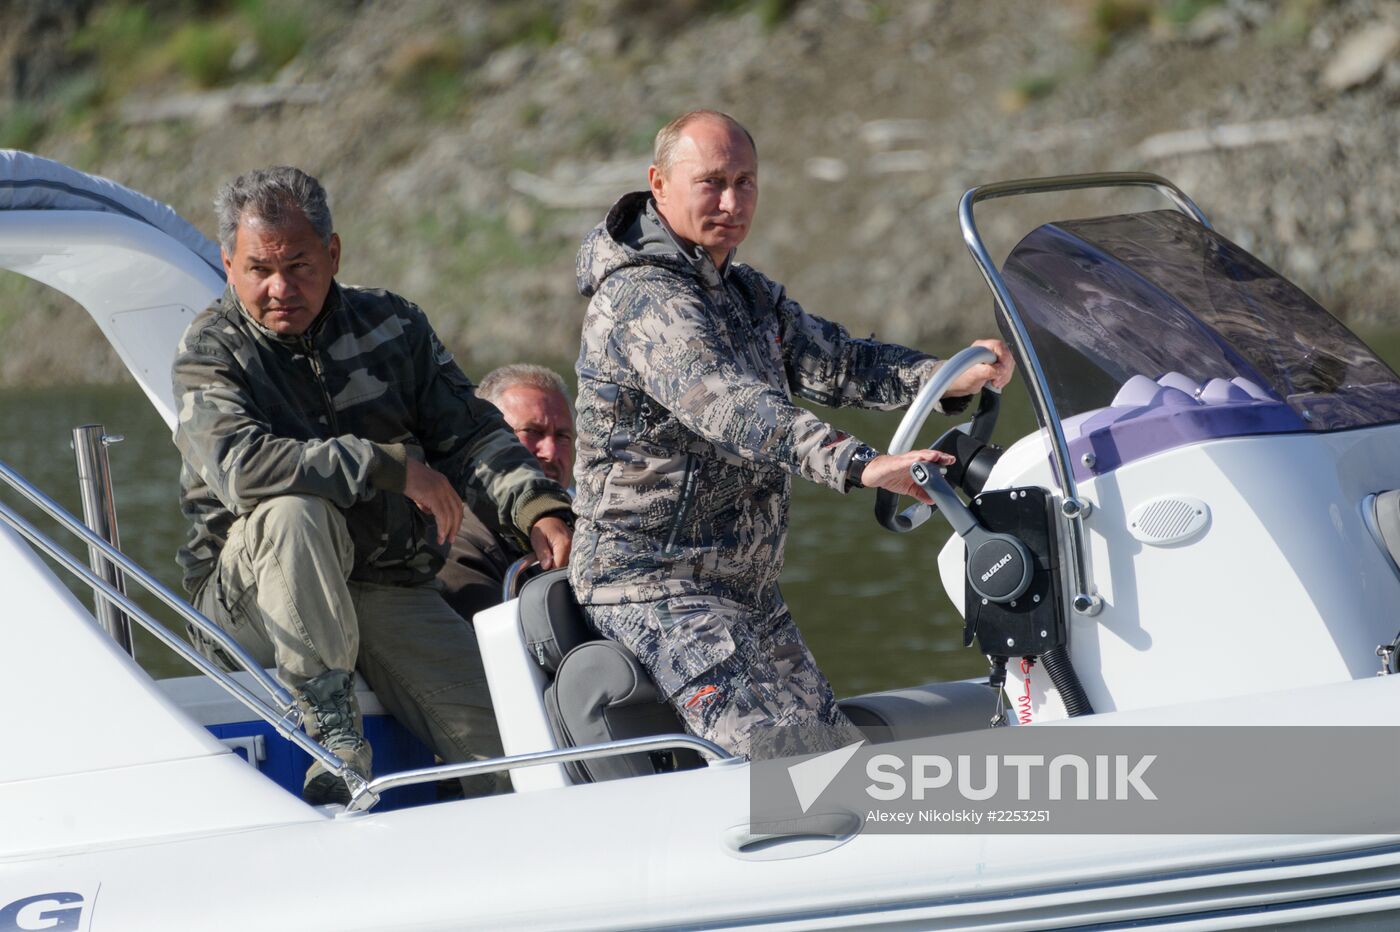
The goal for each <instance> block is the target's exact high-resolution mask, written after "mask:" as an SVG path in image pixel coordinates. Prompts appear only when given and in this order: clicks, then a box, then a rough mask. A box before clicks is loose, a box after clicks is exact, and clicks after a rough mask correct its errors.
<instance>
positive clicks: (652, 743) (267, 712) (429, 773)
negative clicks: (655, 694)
mask: <svg viewBox="0 0 1400 932" xmlns="http://www.w3.org/2000/svg"><path fill="white" fill-rule="evenodd" d="M0 481H3V482H4V483H5V484H6V485H8V486H10V487H11V488H12V489H14V490H15V491H17V492H19V493H20V494H21V495H23V496H24V497H25V498H26V499H28V500H29V501H30V502H31V503H32V504H34V505H36V506H37V507H38V508H39V509H40V510H41V511H43V512H44V513H45V514H47V515H48V516H49V517H50V518H52V519H53V520H55V521H57V522H58V523H59V524H60V525H62V526H63V527H64V528H65V529H67V530H68V531H69V532H70V533H72V534H73V535H74V536H76V537H78V538H79V539H80V540H82V541H83V542H84V543H86V544H87V546H88V548H89V550H90V551H91V552H92V553H93V554H94V555H100V557H101V558H102V559H104V560H106V561H109V562H110V563H111V564H112V566H113V567H115V568H116V569H117V570H118V571H119V572H120V573H122V574H124V575H125V577H126V578H128V579H130V580H133V581H134V582H136V583H138V584H140V586H141V587H142V588H144V589H145V590H146V591H148V592H150V593H151V594H152V595H154V596H156V597H157V598H158V599H160V601H161V602H163V603H164V604H165V605H166V606H168V607H169V608H170V609H172V610H173V611H174V612H175V613H176V614H177V615H178V616H180V618H182V619H184V620H185V621H186V622H188V623H189V624H191V625H193V626H194V627H195V628H198V629H199V631H200V632H202V633H203V634H205V635H207V636H208V637H209V638H210V639H212V640H213V641H214V642H215V643H217V644H218V645H219V647H220V648H222V649H223V650H224V651H225V652H226V653H227V654H228V656H229V657H230V658H231V659H232V660H234V661H235V662H236V663H237V664H238V665H239V666H240V667H241V668H242V669H243V670H244V671H246V672H247V673H248V674H249V675H250V676H252V678H253V680H254V682H255V683H256V684H257V685H258V686H259V687H261V688H262V689H263V690H264V691H265V692H266V693H267V695H268V696H269V697H271V699H272V703H271V704H269V703H268V702H267V701H266V700H264V699H263V698H262V697H260V696H258V695H257V694H256V693H254V692H252V691H251V690H249V689H248V688H247V687H245V686H244V685H243V684H242V683H240V682H238V680H236V679H234V678H233V677H232V676H230V675H229V674H227V673H225V672H224V671H223V670H221V669H220V668H219V667H217V666H215V665H214V664H213V663H212V662H211V661H210V660H208V659H207V658H206V657H205V656H204V655H203V654H201V653H199V652H198V651H196V650H195V649H194V648H192V647H191V646H190V645H189V644H187V643H186V642H185V641H184V640H183V639H182V638H180V637H178V636H177V635H175V634H174V633H172V632H171V631H170V630H169V629H168V628H167V627H166V626H165V625H163V624H161V623H160V622H159V621H157V620H156V619H155V618H153V617H151V615H150V614H149V613H147V612H146V610H145V609H143V608H142V607H141V606H140V605H138V604H136V603H135V602H133V601H132V600H131V598H130V597H129V596H128V595H127V594H126V593H125V592H124V591H122V589H121V588H119V587H118V586H117V585H114V584H113V583H112V582H111V581H109V580H108V579H106V578H104V577H103V575H102V574H101V573H100V572H98V571H96V570H94V569H92V568H90V567H88V566H87V565H85V564H84V563H83V562H82V561H81V560H79V559H78V558H77V557H74V556H73V555H72V554H70V553H69V552H68V551H66V550H64V549H63V548H62V547H61V546H59V545H58V544H56V543H54V541H53V540H52V539H51V538H49V537H48V536H47V535H46V534H44V533H43V532H42V531H40V530H39V529H38V528H36V527H34V525H33V524H31V523H30V522H29V521H28V520H26V519H25V518H24V517H23V516H22V515H20V514H19V513H18V512H16V511H15V510H14V509H13V508H11V507H10V506H9V505H7V504H5V503H4V502H0V521H3V522H4V523H5V524H7V525H9V526H10V527H11V528H13V529H14V530H15V531H16V532H18V533H19V534H20V535H21V536H22V537H24V538H25V539H26V540H27V541H29V542H30V543H31V544H32V545H34V546H35V547H36V548H38V550H39V551H41V552H42V553H44V554H45V555H47V556H48V557H50V558H51V559H53V560H55V561H56V562H58V564H59V565H60V566H62V567H63V568H64V569H66V570H67V571H68V572H70V573H72V574H73V575H74V576H76V577H77V578H79V579H81V580H82V581H83V582H84V583H86V584H87V585H88V586H90V587H91V588H92V590H93V592H94V593H95V594H96V595H97V597H98V598H99V599H102V600H105V601H108V602H110V603H111V604H112V605H113V606H115V607H116V608H117V609H118V610H119V611H121V612H123V613H124V614H125V615H126V616H127V617H129V618H130V619H132V620H134V621H135V622H137V623H138V624H140V625H141V626H142V627H143V628H145V629H146V630H147V631H149V632H151V634H153V635H154V636H155V637H156V638H158V639H159V640H160V642H161V643H162V644H164V645H165V646H166V647H169V648H170V649H171V650H173V651H174V652H175V653H177V654H179V655H180V656H181V657H183V658H184V659H185V660H187V661H189V662H190V663H191V664H193V665H194V667H195V668H196V669H198V670H199V672H201V673H203V674H204V675H205V676H207V677H209V678H210V679H212V680H213V681H214V682H215V683H217V684H219V686H221V687H222V688H223V689H224V690H226V691H227V692H228V693H229V694H230V695H232V696H233V697H234V698H235V699H237V700H238V701H239V702H241V703H242V704H243V705H244V706H246V707H247V708H248V709H249V710H250V711H251V712H253V714H255V715H257V716H258V717H259V718H261V719H262V720H263V721H265V722H267V723H268V724H270V725H271V726H272V727H273V728H275V729H276V730H277V732H278V734H280V735H282V737H284V738H286V739H287V740H288V741H291V742H292V743H293V744H295V745H296V746H297V747H299V748H301V749H302V750H303V751H305V752H306V753H307V754H310V755H311V756H312V757H313V758H314V759H316V760H318V761H320V763H321V765H322V766H323V767H325V768H326V769H327V770H329V771H330V772H331V773H334V774H335V775H336V776H338V777H340V778H341V779H342V780H344V781H345V784H346V787H347V788H348V789H349V790H350V797H351V798H350V805H349V807H348V810H347V811H349V812H364V811H367V810H368V809H370V808H371V807H372V806H374V804H375V803H377V802H379V798H380V795H381V794H382V793H384V792H385V791H387V790H390V789H394V788H395V787H400V786H410V785H414V784H419V783H428V782H435V781H437V780H447V779H453V778H461V777H469V776H475V775H477V774H483V773H500V772H505V771H510V770H516V769H518V768H520V767H530V766H537V765H542V764H560V763H567V762H570V761H585V760H598V759H601V758H607V757H618V756H621V755H624V754H637V753H643V752H647V751H663V750H674V749H676V748H690V749H691V750H694V751H696V752H698V753H699V754H700V755H702V756H703V757H705V758H707V759H709V760H710V761H711V762H712V763H715V762H723V761H730V760H735V759H736V758H734V757H733V756H732V755H730V754H729V753H728V752H727V751H725V750H724V749H723V748H721V747H719V746H718V745H716V744H714V743H712V742H710V741H706V740H705V739H704V738H696V737H693V736H691V735H657V736H654V737H646V738H628V739H624V740H620V741H610V742H607V743H605V744H593V745H586V746H584V747H576V748H561V749H558V750H551V751H537V752H533V753H530V754H517V755H514V756H509V757H497V758H491V759H489V760H482V761H468V762H465V763H459V764H442V765H440V766H436V767H425V768H421V769H418V770H407V771H403V772H401V773H392V774H386V775H384V776H382V777H376V778H375V779H373V780H366V779H365V778H364V777H363V776H362V775H360V774H359V773H356V772H355V771H354V770H352V769H351V768H349V767H347V766H346V765H345V763H344V762H343V761H342V760H341V759H340V758H339V757H336V756H335V755H334V754H332V753H331V752H330V751H329V750H327V749H326V748H324V747H322V746H321V745H320V744H319V743H317V742H316V741H315V740H314V739H312V738H311V737H310V736H308V735H307V734H306V733H305V732H303V731H302V730H301V728H300V724H301V712H300V709H299V707H298V706H297V704H296V703H295V702H294V701H293V699H292V697H291V694H290V693H288V692H287V690H286V689H284V688H283V687H282V686H281V684H279V683H278V682H277V681H276V680H274V679H273V678H272V677H271V676H269V675H268V673H267V671H266V670H264V669H263V668H262V666H261V665H260V664H259V663H258V662H257V661H256V660H254V659H253V657H252V655H250V654H249V653H248V652H247V651H246V650H244V649H243V647H242V646H241V645H240V644H239V643H238V642H237V641H235V640H234V639H233V638H231V637H229V635H228V634H227V633H226V632H225V631H224V630H223V629H222V628H220V627H219V626H218V625H216V624H215V623H214V622H212V621H210V620H209V619H208V618H206V617H205V616H204V615H203V614H201V613H200V612H198V611H197V610H195V609H194V608H193V607H192V606H190V605H189V603H187V602H185V601H184V600H183V599H182V598H180V597H179V596H178V595H176V594H175V593H174V592H171V591H170V590H169V589H168V588H167V587H166V586H164V585H163V584H162V583H161V582H160V581H159V580H157V579H155V578H154V577H152V576H151V575H150V574H149V573H147V572H146V571H145V570H144V569H143V568H142V567H141V566H140V565H139V564H137V563H136V562H134V561H133V560H131V559H130V558H128V557H127V556H126V555H125V554H123V553H121V552H120V551H119V550H117V549H116V548H115V547H113V546H112V545H111V544H109V543H107V541H105V540H103V539H102V538H101V537H100V536H98V535H97V534H96V533H94V532H93V531H92V530H91V529H90V528H88V527H87V526H86V525H84V524H83V523H82V522H81V521H79V520H78V519H77V518H75V517H74V516H73V515H71V514H69V513H68V512H67V511H66V510H65V509H64V508H63V506H62V505H60V504H58V503H57V502H56V501H54V500H53V499H52V498H50V497H49V496H48V495H46V494H44V492H42V491H41V490H40V489H38V488H37V487H35V486H34V485H33V484H31V483H30V482H29V481H28V480H27V479H25V478H24V477H23V476H21V475H20V474H19V473H18V472H16V471H15V470H14V469H12V468H11V467H10V466H9V464H7V463H4V462H0ZM520 568H521V569H523V568H524V561H521V567H520Z"/></svg>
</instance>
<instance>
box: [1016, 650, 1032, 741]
mask: <svg viewBox="0 0 1400 932" xmlns="http://www.w3.org/2000/svg"><path fill="white" fill-rule="evenodd" d="M1033 666H1035V661H1034V660H1032V659H1031V658H1029V657H1022V658H1021V682H1022V683H1023V684H1024V689H1025V691H1024V692H1022V693H1021V695H1019V696H1017V697H1016V721H1018V722H1020V723H1021V724H1022V725H1029V724H1030V723H1031V667H1033Z"/></svg>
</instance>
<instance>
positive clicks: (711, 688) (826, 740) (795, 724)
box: [583, 593, 864, 760]
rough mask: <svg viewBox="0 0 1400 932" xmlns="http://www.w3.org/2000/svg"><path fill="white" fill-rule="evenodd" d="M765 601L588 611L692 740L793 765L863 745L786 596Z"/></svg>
mask: <svg viewBox="0 0 1400 932" xmlns="http://www.w3.org/2000/svg"><path fill="white" fill-rule="evenodd" d="M767 602H768V604H766V605H764V606H761V607H752V606H746V605H741V604H739V603H737V602H732V601H730V600H728V599H723V598H719V597H717V596H710V595H700V596H676V597H673V598H669V599H663V600H661V601H659V602H635V603H630V604H625V605H585V606H583V608H584V611H585V612H586V613H587V614H588V616H589V618H590V620H591V621H592V622H593V624H594V626H595V627H596V628H597V629H598V631H599V633H601V634H603V635H604V636H605V637H608V638H611V639H612V640H614V641H617V642H618V643H620V644H622V645H623V646H624V647H626V648H627V649H628V650H630V651H632V653H634V654H635V655H636V656H637V659H638V660H639V661H640V662H641V664H642V666H644V667H646V669H647V671H648V672H650V673H651V676H652V679H653V680H655V681H656V685H657V688H658V690H659V691H660V692H661V694H662V695H663V696H664V697H665V698H666V699H667V700H668V701H669V702H670V703H671V705H672V707H674V708H675V710H676V712H677V714H678V715H680V717H681V720H682V721H683V722H684V723H685V727H686V729H687V730H688V731H690V733H691V734H694V735H698V736H700V737H702V738H707V739H709V740H710V741H713V742H714V743H715V744H718V745H719V746H720V747H722V748H724V749H726V750H728V751H729V752H730V753H731V754H734V755H736V756H740V757H746V758H749V759H753V760H757V759H765V758H774V757H790V756H793V755H797V754H810V753H815V752H818V751H829V750H833V749H835V748H839V747H844V746H845V745H848V744H851V743H852V742H855V741H860V740H862V738H863V737H864V736H863V735H862V734H861V732H860V730H859V729H857V728H856V726H855V725H853V724H852V723H851V721H850V719H848V718H847V717H846V715H845V713H843V712H842V711H841V710H840V709H838V708H837V707H836V696H835V694H834V693H833V692H832V689H831V684H830V683H829V682H828V681H827V679H826V676H825V675H823V674H822V672H821V670H819V669H817V662H816V660H815V659H814V658H813V657H812V652H811V651H810V650H808V649H807V644H806V642H805V641H803V640H802V634H801V632H799V631H798V630H797V625H796V623H795V622H793V620H792V613H791V612H789V611H788V608H787V605H786V604H784V603H783V601H782V597H781V596H778V595H776V593H775V595H774V597H773V598H771V599H770V600H767Z"/></svg>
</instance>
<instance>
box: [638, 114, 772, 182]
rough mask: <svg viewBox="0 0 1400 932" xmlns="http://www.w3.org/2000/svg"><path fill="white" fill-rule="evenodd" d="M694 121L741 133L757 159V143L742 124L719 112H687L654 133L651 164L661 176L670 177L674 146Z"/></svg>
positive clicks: (673, 160)
mask: <svg viewBox="0 0 1400 932" xmlns="http://www.w3.org/2000/svg"><path fill="white" fill-rule="evenodd" d="M696 120H718V121H720V122H721V123H723V124H725V125H726V126H728V127H729V128H730V129H732V130H735V131H736V132H740V133H743V134H744V138H745V139H747V140H748V141H749V145H750V146H752V147H753V157H754V159H755V160H756V159H757V158H758V143H756V142H754V141H753V133H750V132H749V131H748V130H747V129H745V128H744V124H742V123H740V122H739V121H738V120H736V119H734V118H733V117H732V116H730V115H729V114H727V113H722V112H720V111H719V110H705V109H700V110H687V111H686V112H685V113H682V114H681V115H680V116H678V117H676V118H675V119H674V120H672V121H671V122H669V123H667V124H666V125H665V126H663V127H661V129H660V130H658V131H657V133H656V145H655V146H654V147H653V148H652V155H651V163H652V164H653V165H655V166H656V167H657V170H659V171H660V172H661V174H662V175H665V176H667V177H670V174H671V166H672V165H674V164H675V161H676V145H677V144H678V143H680V141H681V133H682V132H684V131H685V128H686V127H687V126H689V125H690V124H691V123H694V122H695V121H696Z"/></svg>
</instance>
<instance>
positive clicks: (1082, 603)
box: [958, 172, 1210, 615]
mask: <svg viewBox="0 0 1400 932" xmlns="http://www.w3.org/2000/svg"><path fill="white" fill-rule="evenodd" d="M1123 187H1130V188H1151V189H1153V190H1154V191H1156V192H1157V193H1159V194H1161V195H1162V196H1163V197H1165V198H1166V199H1167V200H1169V201H1171V202H1172V205H1173V206H1174V207H1176V209H1177V210H1180V211H1181V212H1182V213H1184V214H1186V215H1188V216H1189V217H1191V218H1192V219H1193V220H1195V221H1196V222H1197V223H1199V224H1201V226H1203V227H1205V228H1206V229H1210V223H1209V221H1207V220H1206V217H1205V214H1203V213H1201V210H1200V208H1199V207H1197V206H1196V205H1195V203H1194V202H1193V201H1192V200H1191V198H1189V197H1187V196H1186V194H1185V193H1183V192H1182V190H1181V189H1180V188H1178V187H1177V186H1176V185H1174V184H1172V183H1171V182H1170V181H1168V180H1167V179H1165V178H1163V177H1162V176H1160V175H1154V174H1150V173H1148V172H1101V173H1097V174H1088V175H1060V176H1057V177H1052V178H1028V179H1025V180H1023V181H1003V182H999V183H997V184H988V185H982V186H980V187H976V188H973V189H971V190H970V191H968V192H967V193H966V194H964V195H963V196H962V201H961V202H960V203H959V204H958V222H959V224H960V225H961V227H962V234H963V241H964V242H965V243H966V244H967V249H968V252H970V253H972V258H973V259H974V260H975V261H976V262H977V267H978V268H979V269H980V270H981V271H982V277H983V278H984V279H985V280H986V282H987V287H988V288H990V289H991V290H992V295H993V297H994V298H995V299H996V303H997V307H998V309H1000V311H1001V313H1002V316H1003V317H1004V318H1005V320H1006V322H1007V324H1008V325H1009V326H1010V328H1011V338H1012V342H1013V343H1015V344H1016V349H1017V351H1018V353H1019V355H1020V358H1021V359H1022V360H1023V361H1024V362H1025V367H1026V370H1027V378H1026V384H1027V386H1028V387H1029V389H1030V396H1031V404H1032V405H1033V406H1034V408H1035V412H1036V416H1037V417H1038V418H1039V419H1040V423H1041V424H1042V425H1043V426H1044V427H1045V430H1046V433H1047V435H1048V436H1049V438H1050V459H1051V461H1052V463H1053V464H1054V468H1055V477H1056V479H1057V480H1058V481H1059V484H1060V491H1061V493H1062V494H1063V496H1064V498H1063V499H1062V501H1061V502H1060V513H1061V514H1062V515H1063V516H1064V518H1065V520H1066V522H1067V524H1068V529H1069V543H1070V546H1069V556H1070V560H1069V564H1070V575H1071V585H1072V590H1071V591H1072V593H1073V594H1072V595H1071V597H1070V605H1071V606H1072V607H1073V608H1074V610H1075V611H1076V612H1078V613H1080V614H1082V615H1096V614H1098V612H1099V610H1100V609H1101V608H1102V607H1103V599H1102V597H1101V596H1100V595H1099V594H1098V592H1097V590H1096V589H1095V587H1094V581H1093V578H1092V577H1091V575H1090V572H1089V552H1088V540H1087V534H1086V533H1085V529H1084V518H1085V516H1086V515H1087V514H1088V513H1089V504H1088V502H1086V501H1084V500H1083V499H1081V498H1080V497H1079V487H1078V485H1077V484H1076V483H1075V481H1074V467H1073V464H1072V463H1071V462H1070V458H1069V444H1068V443H1066V441H1065V433H1064V429H1063V427H1062V426H1061V424H1060V415H1059V412H1058V411H1056V410H1055V402H1054V399H1052V398H1051V396H1050V383H1049V380H1048V379H1047V378H1046V375H1045V370H1044V368H1042V366H1041V364H1040V359H1039V357H1037V356H1036V353H1035V348H1034V347H1033V346H1032V345H1031V339H1030V333H1029V332H1028V331H1027V330H1026V325H1025V323H1024V322H1023V321H1022V320H1021V313H1020V311H1019V310H1018V309H1017V307H1016V302H1015V300H1014V299H1013V298H1012V297H1011V292H1010V291H1009V290H1008V289H1007V287H1006V282H1005V281H1004V280H1003V279H1002V277H1001V273H1000V272H998V271H997V268H996V263H994V262H993V261H992V257H991V254H990V253H988V251H987V247H986V244H985V243H983V241H982V236H981V234H980V233H978V231H977V223H976V221H975V220H974V219H973V214H972V208H973V205H975V204H978V203H980V202H981V201H988V200H993V199H995V198H1001V197H1012V196H1015V195H1021V194H1047V193H1050V192H1056V191H1077V190H1082V189H1085V188H1123Z"/></svg>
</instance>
